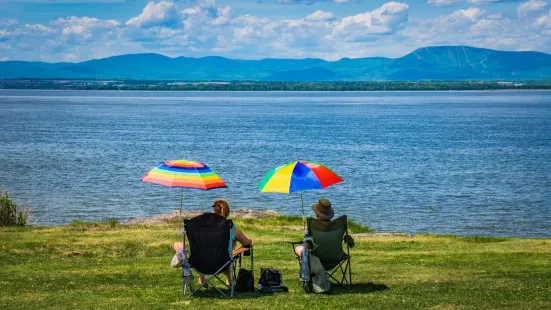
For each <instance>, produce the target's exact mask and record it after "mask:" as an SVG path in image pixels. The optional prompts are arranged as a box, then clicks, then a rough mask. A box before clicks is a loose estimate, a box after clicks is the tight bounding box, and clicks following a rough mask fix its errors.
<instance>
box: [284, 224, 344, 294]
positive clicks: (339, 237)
mask: <svg viewBox="0 0 551 310" xmlns="http://www.w3.org/2000/svg"><path fill="white" fill-rule="evenodd" d="M306 223H307V226H308V232H309V234H310V236H311V238H312V242H311V243H310V242H308V243H307V244H309V245H310V247H311V248H310V249H305V251H307V250H309V251H310V253H311V254H313V255H315V256H317V257H318V258H319V259H320V261H321V264H322V265H323V268H324V269H325V271H326V272H327V276H328V278H329V279H331V280H332V282H334V283H336V284H340V285H343V286H346V288H348V289H350V286H351V285H352V269H351V264H350V245H349V242H348V241H347V240H350V236H349V235H348V226H347V217H346V215H342V216H340V217H338V218H336V219H334V220H332V221H321V220H318V219H315V218H308V219H307V222H306ZM289 243H291V245H292V246H293V253H294V248H295V246H297V245H302V244H303V241H298V242H289ZM343 243H344V244H345V245H346V248H345V249H346V251H345V250H343ZM295 255H296V253H295ZM297 260H298V261H299V263H300V257H299V256H297ZM339 271H340V275H341V276H340V277H338V275H339ZM339 278H340V280H339Z"/></svg>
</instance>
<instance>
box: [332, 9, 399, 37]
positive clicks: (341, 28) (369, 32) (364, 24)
mask: <svg viewBox="0 0 551 310" xmlns="http://www.w3.org/2000/svg"><path fill="white" fill-rule="evenodd" d="M408 8H409V6H408V5H407V4H405V3H399V2H388V3H385V4H383V5H382V6H381V7H380V8H377V9H375V10H373V11H371V12H367V13H363V14H358V15H354V16H349V17H345V18H343V19H342V20H341V21H340V22H337V23H336V25H335V27H334V28H333V32H332V34H331V38H332V39H334V40H344V41H358V40H360V41H361V40H366V39H369V38H372V39H373V37H374V36H378V35H387V34H391V33H393V32H395V31H396V30H397V29H399V28H401V27H402V26H404V25H405V23H406V22H407V21H408Z"/></svg>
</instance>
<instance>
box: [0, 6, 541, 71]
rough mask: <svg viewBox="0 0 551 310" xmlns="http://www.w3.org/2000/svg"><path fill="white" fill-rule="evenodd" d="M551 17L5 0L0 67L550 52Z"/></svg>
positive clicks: (481, 9)
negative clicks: (452, 49)
mask: <svg viewBox="0 0 551 310" xmlns="http://www.w3.org/2000/svg"><path fill="white" fill-rule="evenodd" d="M550 9H551V7H550V5H549V4H548V3H547V2H546V1H545V0H527V1H515V0H414V1H405V0H404V1H379V0H258V1H257V0H217V1H215V0H164V1H144V0H92V1H84V0H0V60H2V61H6V60H28V61H47V62H59V61H70V62H78V61H84V60H89V59H95V58H102V57H108V56H113V55H120V54H128V53H160V54H164V55H168V56H172V57H175V56H190V57H203V56H210V55H220V56H224V57H229V58H242V59H261V58H268V57H270V58H306V57H316V58H323V59H327V60H336V59H340V58H343V57H350V58H358V57H373V56H385V57H400V56H403V55H405V54H407V53H409V52H411V51H413V50H415V49H417V48H420V47H423V46H429V45H470V46H476V47H484V48H492V49H499V50H536V51H542V52H548V53H551V11H550Z"/></svg>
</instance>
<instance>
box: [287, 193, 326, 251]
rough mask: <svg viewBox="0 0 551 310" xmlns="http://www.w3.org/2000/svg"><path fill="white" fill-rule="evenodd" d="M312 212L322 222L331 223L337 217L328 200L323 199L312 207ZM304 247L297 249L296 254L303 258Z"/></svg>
mask: <svg viewBox="0 0 551 310" xmlns="http://www.w3.org/2000/svg"><path fill="white" fill-rule="evenodd" d="M312 210H313V211H314V214H316V218H317V219H318V220H320V221H330V220H331V219H332V218H333V216H335V211H334V210H333V208H331V201H329V199H327V198H321V199H320V200H318V202H316V203H315V204H313V205H312ZM303 251H304V247H303V246H302V245H299V246H296V247H295V253H296V254H297V255H298V257H301V255H302V252H303Z"/></svg>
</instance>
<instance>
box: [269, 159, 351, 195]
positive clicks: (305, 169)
mask: <svg viewBox="0 0 551 310" xmlns="http://www.w3.org/2000/svg"><path fill="white" fill-rule="evenodd" d="M342 181H343V179H341V177H339V176H338V175H337V174H336V173H334V172H333V171H331V170H330V169H329V168H327V167H326V166H325V165H323V164H322V163H319V162H307V161H303V160H299V161H295V162H292V163H289V164H286V165H283V166H279V167H277V168H275V169H273V170H272V171H270V172H269V173H268V174H267V175H266V176H265V177H264V179H262V182H260V185H259V186H258V188H259V189H260V191H261V192H272V193H286V194H288V193H292V192H298V191H304V190H310V189H323V188H326V187H328V186H331V185H333V184H337V183H339V182H342Z"/></svg>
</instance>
